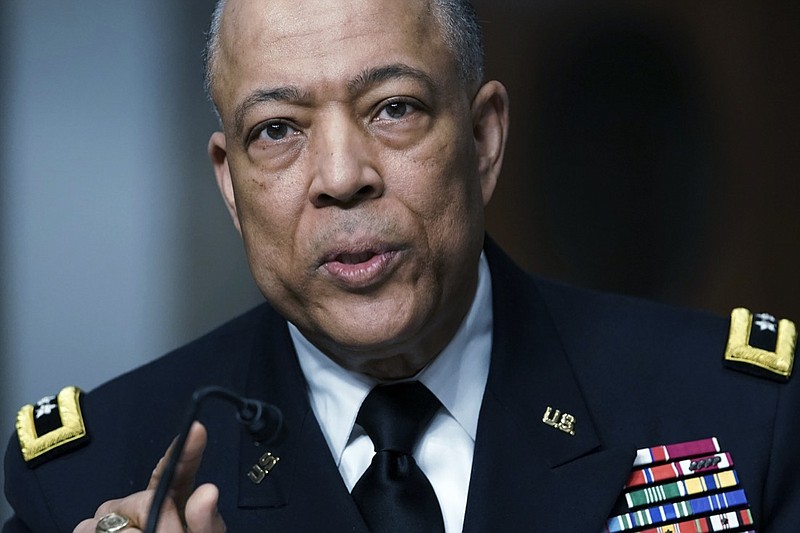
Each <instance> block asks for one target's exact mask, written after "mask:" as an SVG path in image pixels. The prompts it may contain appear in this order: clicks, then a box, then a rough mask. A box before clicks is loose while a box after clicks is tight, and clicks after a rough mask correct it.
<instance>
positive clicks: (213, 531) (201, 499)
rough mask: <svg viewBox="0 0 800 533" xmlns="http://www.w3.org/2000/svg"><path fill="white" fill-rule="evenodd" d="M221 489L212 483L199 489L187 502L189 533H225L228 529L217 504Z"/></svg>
mask: <svg viewBox="0 0 800 533" xmlns="http://www.w3.org/2000/svg"><path fill="white" fill-rule="evenodd" d="M218 503H219V489H217V487H216V486H215V485H212V484H211V483H206V484H205V485H201V486H199V487H197V490H195V491H194V493H193V494H192V495H191V497H189V501H187V502H186V527H187V529H188V531H189V533H224V532H225V531H226V530H227V529H226V527H225V522H224V521H223V520H222V516H220V514H219V511H218V510H217V504H218Z"/></svg>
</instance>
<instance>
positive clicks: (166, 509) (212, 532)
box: [73, 422, 226, 533]
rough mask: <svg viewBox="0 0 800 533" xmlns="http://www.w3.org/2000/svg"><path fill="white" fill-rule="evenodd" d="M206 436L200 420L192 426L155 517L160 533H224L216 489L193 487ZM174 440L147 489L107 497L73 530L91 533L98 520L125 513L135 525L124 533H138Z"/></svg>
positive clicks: (159, 462) (142, 525)
mask: <svg viewBox="0 0 800 533" xmlns="http://www.w3.org/2000/svg"><path fill="white" fill-rule="evenodd" d="M207 440H208V436H207V433H206V429H205V427H203V425H202V424H200V423H199V422H195V423H194V424H193V425H192V429H191V430H190V431H189V437H188V438H187V439H186V446H185V447H184V449H183V453H182V454H181V458H180V460H179V461H178V467H177V469H176V470H175V477H174V478H173V480H172V487H171V488H170V491H169V494H168V496H167V500H166V501H165V502H164V506H163V507H162V509H161V516H160V517H159V520H158V531H159V533H184V532H188V533H224V532H225V530H226V529H225V522H223V520H222V517H221V516H220V514H219V512H218V511H217V502H218V500H219V490H218V489H217V487H216V486H214V485H212V484H210V483H208V484H205V485H201V486H200V487H197V489H195V488H194V481H195V475H196V474H197V469H198V467H199V466H200V461H201V460H202V459H203V451H204V450H205V448H206V442H207ZM174 445H175V443H174V442H173V444H172V445H171V446H170V447H169V448H168V449H167V452H166V453H165V454H164V457H162V458H161V460H160V461H158V464H157V465H156V468H155V470H153V474H152V475H151V476H150V481H149V482H148V484H147V488H146V489H145V490H143V491H141V492H137V493H135V494H131V495H130V496H127V497H125V498H122V499H119V500H109V501H107V502H105V503H103V504H102V505H100V507H98V508H97V511H96V512H95V514H94V518H89V519H86V520H84V521H82V522H81V523H80V524H78V526H77V527H76V528H75V530H74V531H73V533H94V532H95V528H96V527H97V522H98V521H99V520H100V518H102V517H103V516H105V515H107V514H108V513H112V512H114V513H118V514H121V515H125V516H127V517H128V518H129V519H130V520H131V522H132V524H133V525H134V526H136V527H129V528H127V529H125V532H124V533H135V532H141V529H137V528H143V527H144V526H145V524H146V523H147V515H148V513H149V512H150V502H151V501H152V499H153V494H154V493H155V490H156V487H157V486H158V482H159V480H160V479H161V475H162V474H163V472H164V468H166V466H167V461H168V460H169V456H170V454H171V453H172V449H173V447H174Z"/></svg>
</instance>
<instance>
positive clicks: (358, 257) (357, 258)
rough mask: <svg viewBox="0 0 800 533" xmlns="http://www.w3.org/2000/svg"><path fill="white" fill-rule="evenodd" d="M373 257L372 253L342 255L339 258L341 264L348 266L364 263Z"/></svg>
mask: <svg viewBox="0 0 800 533" xmlns="http://www.w3.org/2000/svg"><path fill="white" fill-rule="evenodd" d="M373 255H375V254H373V253H372V252H361V253H360V254H342V255H340V256H339V262H340V263H344V264H346V265H356V264H358V263H363V262H365V261H367V260H369V258H371V257H372V256H373Z"/></svg>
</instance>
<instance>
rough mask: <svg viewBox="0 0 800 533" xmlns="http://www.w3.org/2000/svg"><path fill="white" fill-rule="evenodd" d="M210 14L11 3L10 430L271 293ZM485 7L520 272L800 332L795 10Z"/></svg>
mask: <svg viewBox="0 0 800 533" xmlns="http://www.w3.org/2000/svg"><path fill="white" fill-rule="evenodd" d="M211 4H212V2H211V0H193V1H191V2H188V1H187V2H180V3H179V2H172V1H169V2H165V1H163V0H139V1H137V2H107V1H100V0H82V1H81V2H62V1H56V0H2V1H1V2H0V110H2V118H3V120H2V122H0V146H2V147H3V150H2V151H0V184H1V186H0V202H2V210H1V211H0V213H1V214H2V217H3V218H2V225H1V226H0V227H2V233H0V262H1V263H2V264H1V265H0V291H1V294H2V298H1V299H0V379H2V387H1V388H0V391H2V392H1V393H0V428H5V429H4V430H3V431H4V435H5V434H8V435H10V434H11V432H12V430H13V426H14V417H15V413H16V410H17V408H18V407H19V406H20V405H22V404H23V403H28V402H33V401H36V400H37V399H39V398H40V397H42V396H44V395H46V394H54V393H56V392H57V391H58V390H60V389H61V388H62V387H63V386H65V385H69V384H74V385H77V386H80V387H82V388H84V389H87V390H88V389H91V388H93V387H95V386H96V385H98V384H99V383H101V382H103V381H105V380H107V379H109V378H110V377H113V376H114V375H116V374H119V373H121V372H124V371H126V370H128V369H131V368H134V367H136V366H138V365H140V364H141V363H144V362H146V361H148V360H150V359H152V358H154V357H156V356H158V355H160V354H162V353H164V352H165V351H167V350H169V349H172V348H174V347H177V346H179V345H180V344H182V343H184V342H186V341H188V340H190V339H191V338H193V337H195V336H197V335H199V334H201V333H202V332H204V331H206V330H208V329H210V328H212V327H213V326H214V325H216V324H219V323H221V322H222V321H223V320H225V319H227V318H229V317H232V316H234V315H235V314H237V313H238V312H240V311H242V310H244V309H246V308H248V307H250V306H252V305H253V304H254V303H256V302H258V301H260V295H259V294H258V293H257V291H256V290H255V288H254V285H253V283H252V282H251V280H250V276H249V273H248V272H247V267H246V264H245V261H244V256H243V253H242V251H241V245H240V243H239V241H238V236H237V235H236V233H235V231H234V229H233V227H232V225H231V224H230V222H229V220H228V215H227V213H226V212H225V209H224V207H223V205H222V202H221V201H220V200H219V199H218V196H217V192H216V187H215V185H214V181H213V175H212V172H211V169H210V165H209V164H208V161H207V157H206V149H205V147H206V142H207V139H208V135H209V134H210V132H211V131H213V129H214V128H215V118H214V117H213V114H212V112H211V109H210V106H209V105H208V104H207V102H206V100H205V96H204V94H203V92H202V80H201V77H202V65H201V49H202V45H203V33H204V31H205V28H206V24H207V18H208V15H209V14H210V10H211ZM477 7H478V11H479V13H480V15H481V18H482V19H483V20H484V22H485V28H486V37H487V49H488V55H489V74H490V75H491V76H492V77H497V78H499V79H501V80H503V81H504V82H505V83H506V85H507V86H508V87H509V91H510V93H511V100H512V128H511V133H512V137H511V141H510V145H509V150H508V155H507V164H506V171H505V173H504V175H503V177H502V181H501V183H500V185H499V188H498V190H497V193H496V195H495V199H494V201H493V203H492V204H491V206H490V211H489V223H490V227H491V232H492V234H493V235H494V236H495V237H496V238H497V240H499V241H500V243H501V244H502V245H503V246H504V247H506V249H508V250H509V251H510V252H511V253H512V255H513V256H514V257H515V258H517V259H518V260H519V261H520V262H521V263H523V264H524V265H525V266H526V267H528V268H530V269H532V270H535V271H538V272H540V273H543V274H545V275H548V276H551V277H557V278H561V279H565V280H568V281H570V282H572V283H577V284H580V285H584V286H588V287H595V288H599V289H604V290H614V291H618V292H625V293H629V294H634V295H640V296H644V297H650V298H656V299H659V300H662V301H666V302H669V303H675V304H680V305H692V306H695V307H702V308H706V309H709V310H712V311H715V312H718V313H727V312H728V311H729V309H730V308H731V307H733V306H737V305H745V306H749V307H751V309H755V310H768V311H771V312H774V313H775V314H778V315H780V316H788V317H794V318H795V319H800V302H798V296H799V295H800V276H798V268H797V265H798V262H799V261H800V251H799V250H798V240H799V239H800V223H799V222H798V217H797V215H796V212H797V203H798V198H799V197H800V180H798V179H796V175H797V171H798V168H799V167H800V165H798V163H800V156H799V155H798V153H800V109H799V108H798V103H797V102H798V101H797V98H796V94H797V93H798V90H799V89H800V68H798V62H799V61H800V60H799V59H798V53H800V52H798V51H800V31H798V30H800V7H798V6H797V5H796V4H795V3H792V2H788V1H786V2H769V1H767V2H749V1H744V0H743V1H713V0H709V1H705V2H696V1H694V0H680V1H676V0H672V1H645V2H642V1H640V0H637V1H633V0H604V1H599V2H598V1H589V0H585V1H578V0H549V1H548V0H541V1H526V0H505V1H503V2H500V1H490V0H480V1H479V2H477ZM643 355H646V354H643ZM220 356H221V357H224V354H220ZM709 357H721V354H709ZM131 401H135V398H132V399H131ZM113 408H114V406H109V409H113ZM154 459H155V458H154ZM0 480H2V477H0ZM98 503H99V502H98ZM8 512H9V511H8V509H7V507H0V519H2V518H5V517H6V516H7V513H8Z"/></svg>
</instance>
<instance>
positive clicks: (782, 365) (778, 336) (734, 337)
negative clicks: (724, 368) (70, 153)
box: [725, 307, 797, 381]
mask: <svg viewBox="0 0 800 533" xmlns="http://www.w3.org/2000/svg"><path fill="white" fill-rule="evenodd" d="M796 346H797V328H796V327H795V325H794V322H792V321H791V320H786V319H781V320H777V319H776V318H775V317H774V316H772V315H770V314H769V313H756V314H755V315H754V314H753V313H751V312H750V311H749V310H747V309H745V308H743V307H739V308H736V309H734V310H733V311H731V329H730V334H729V335H728V346H727V347H726V348H725V362H726V364H728V365H729V366H731V367H733V368H736V369H738V370H743V371H745V372H749V373H754V374H757V375H760V376H762V377H768V378H770V379H774V380H777V381H788V380H789V378H790V377H791V375H792V367H793V366H794V355H795V348H796Z"/></svg>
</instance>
